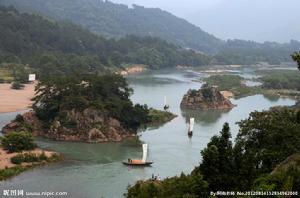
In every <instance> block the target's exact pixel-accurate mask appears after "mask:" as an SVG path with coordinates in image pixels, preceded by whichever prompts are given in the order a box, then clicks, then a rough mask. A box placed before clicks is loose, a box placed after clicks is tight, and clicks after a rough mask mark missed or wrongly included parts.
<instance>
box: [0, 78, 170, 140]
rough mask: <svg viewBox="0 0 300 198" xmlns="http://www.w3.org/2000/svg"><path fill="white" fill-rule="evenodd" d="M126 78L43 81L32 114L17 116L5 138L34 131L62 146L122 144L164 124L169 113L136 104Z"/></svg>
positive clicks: (9, 126)
mask: <svg viewBox="0 0 300 198" xmlns="http://www.w3.org/2000/svg"><path fill="white" fill-rule="evenodd" d="M132 92H133V90H132V89H131V88H129V86H128V84H127V82H126V80H125V78H124V77H122V76H120V75H115V74H107V75H97V74H72V75H71V74H70V75H67V76H65V75H61V76H53V77H48V78H43V79H42V80H40V81H39V83H38V85H37V87H36V96H35V97H34V98H33V101H34V104H33V111H32V112H27V113H25V114H24V115H23V116H18V117H17V118H16V119H15V120H14V121H13V122H12V123H10V124H8V125H6V126H5V127H4V128H3V132H4V133H10V132H11V131H18V132H19V131H24V130H25V131H29V132H31V133H32V134H35V135H39V136H43V137H47V138H51V139H54V140H61V141H80V142H93V143H97V142H120V141H122V140H123V139H124V138H126V137H130V136H134V135H136V134H137V130H138V129H139V128H140V127H147V126H148V125H153V124H163V123H165V122H168V121H170V120H172V119H173V118H174V115H173V114H172V113H169V112H162V111H158V110H154V109H149V108H148V107H147V105H140V104H133V103H132V102H131V100H130V95H131V94H132Z"/></svg>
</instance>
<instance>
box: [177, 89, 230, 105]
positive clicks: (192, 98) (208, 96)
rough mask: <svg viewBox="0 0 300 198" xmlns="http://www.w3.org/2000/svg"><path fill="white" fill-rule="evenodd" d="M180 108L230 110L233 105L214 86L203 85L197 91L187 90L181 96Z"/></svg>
mask: <svg viewBox="0 0 300 198" xmlns="http://www.w3.org/2000/svg"><path fill="white" fill-rule="evenodd" d="M180 107H181V108H183V109H194V110H209V109H220V110H222V109H232V108H233V107H234V105H233V104H232V103H231V102H230V100H229V99H227V98H225V97H224V96H223V95H222V94H221V92H220V91H219V90H218V88H217V87H216V86H212V87H211V86H208V85H206V84H205V85H203V86H202V88H201V89H199V90H189V91H188V92H187V94H185V95H184V96H183V99H182V101H181V104H180Z"/></svg>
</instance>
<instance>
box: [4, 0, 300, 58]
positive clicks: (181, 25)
mask: <svg viewBox="0 0 300 198" xmlns="http://www.w3.org/2000/svg"><path fill="white" fill-rule="evenodd" d="M0 4H2V5H13V6H15V7H16V8H17V9H19V10H21V11H25V12H32V13H38V14H41V15H46V16H47V17H51V18H54V19H56V20H60V21H71V22H73V23H76V24H79V25H82V26H83V27H84V28H87V29H89V30H90V31H92V32H94V33H97V34H100V35H103V36H105V37H110V38H111V37H114V38H121V37H124V36H127V35H136V36H143V37H144V36H151V37H158V38H161V39H164V40H166V41H168V42H170V43H173V44H176V45H180V46H182V47H185V48H191V49H195V50H199V51H202V52H205V53H210V54H214V55H215V54H217V55H216V56H214V59H213V63H218V64H253V63H257V62H262V61H264V62H269V63H270V64H279V63H280V62H284V61H291V58H290V54H291V53H292V52H293V51H299V50H300V43H299V42H297V41H294V40H292V41H291V42H290V43H286V44H279V43H275V42H265V43H257V42H253V41H244V40H238V39H236V40H228V41H222V40H221V39H218V38H216V37H214V36H213V35H210V34H208V33H206V32H204V31H203V30H201V29H200V28H199V27H197V26H195V25H192V24H190V23H189V22H187V21H186V20H183V19H180V18H178V17H176V16H174V15H172V14H170V13H168V12H166V11H162V10H160V9H153V8H144V7H142V6H137V5H133V7H132V8H128V6H126V5H120V4H115V3H112V2H109V1H101V0H22V1H20V0H1V1H0ZM142 51H143V52H147V53H148V52H149V50H146V51H144V50H142ZM152 55H154V56H155V55H156V53H154V54H152ZM173 57H175V56H173Z"/></svg>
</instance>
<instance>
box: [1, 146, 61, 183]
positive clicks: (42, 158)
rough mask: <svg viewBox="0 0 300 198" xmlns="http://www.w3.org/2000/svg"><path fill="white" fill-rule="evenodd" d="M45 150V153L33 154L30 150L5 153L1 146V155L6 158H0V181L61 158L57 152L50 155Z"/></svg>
mask: <svg viewBox="0 0 300 198" xmlns="http://www.w3.org/2000/svg"><path fill="white" fill-rule="evenodd" d="M46 152H47V153H45V152H44V151H43V152H42V153H40V154H35V153H31V152H23V153H6V152H5V151H3V150H2V148H1V157H2V158H6V159H5V160H3V159H1V161H2V164H1V169H0V181H3V180H6V179H9V178H11V177H14V176H17V175H19V174H21V173H22V172H24V171H26V170H29V169H32V168H34V167H37V166H42V165H46V164H49V163H53V162H58V161H60V160H62V156H61V155H59V154H57V153H52V154H51V156H49V153H50V152H49V153H48V151H46Z"/></svg>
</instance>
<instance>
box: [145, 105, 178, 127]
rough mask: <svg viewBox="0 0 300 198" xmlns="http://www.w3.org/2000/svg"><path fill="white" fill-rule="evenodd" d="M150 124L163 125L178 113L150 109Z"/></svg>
mask: <svg viewBox="0 0 300 198" xmlns="http://www.w3.org/2000/svg"><path fill="white" fill-rule="evenodd" d="M149 117H150V120H149V124H148V125H150V126H154V125H162V124H165V123H167V122H169V121H171V120H173V119H174V118H176V117H177V115H175V114H173V113H171V112H168V111H160V110H157V109H152V108H151V109H149Z"/></svg>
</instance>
